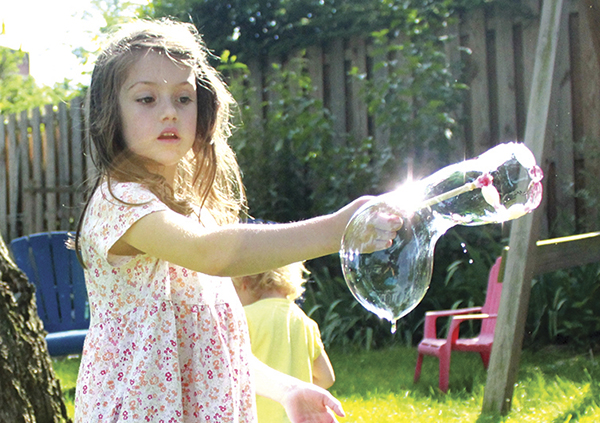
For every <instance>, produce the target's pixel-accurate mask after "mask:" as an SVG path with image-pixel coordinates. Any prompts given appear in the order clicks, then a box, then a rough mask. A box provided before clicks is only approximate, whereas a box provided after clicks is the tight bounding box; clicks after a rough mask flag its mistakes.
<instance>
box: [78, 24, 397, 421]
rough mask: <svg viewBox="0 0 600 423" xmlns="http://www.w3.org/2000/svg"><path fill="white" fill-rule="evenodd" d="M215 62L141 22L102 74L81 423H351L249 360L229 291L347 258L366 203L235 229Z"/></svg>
mask: <svg viewBox="0 0 600 423" xmlns="http://www.w3.org/2000/svg"><path fill="white" fill-rule="evenodd" d="M207 55H208V53H207V50H206V49H205V47H204V46H203V44H202V43H201V41H200V40H199V37H198V34H197V33H196V32H195V30H194V29H193V27H192V26H191V25H185V24H180V23H175V22H171V21H140V22H136V23H133V24H130V25H127V26H126V27H124V28H123V29H122V30H121V31H120V32H118V33H117V34H116V35H115V37H114V38H113V40H112V41H111V42H110V44H109V45H108V46H107V47H106V48H105V49H104V50H103V51H102V52H101V54H100V56H99V57H98V59H97V62H96V65H95V68H94V71H93V74H92V81H91V85H90V88H89V93H88V96H89V98H88V108H89V110H88V113H89V116H88V118H89V128H90V129H89V131H90V134H89V135H90V139H91V141H92V142H93V145H94V147H95V149H94V150H95V157H94V162H95V164H96V166H97V168H98V171H99V176H98V180H97V182H96V184H95V187H94V189H93V191H92V193H91V195H90V196H89V200H88V202H87V204H86V207H85V209H84V212H83V214H82V217H81V219H80V222H79V230H78V234H77V238H76V240H75V241H76V242H75V244H76V248H77V251H78V253H79V254H80V259H81V260H82V263H83V265H84V267H85V273H86V283H87V289H88V295H89V301H90V311H91V323H90V328H89V332H88V335H87V338H86V342H85V346H84V351H83V356H82V361H81V367H80V371H79V378H78V381H77V395H76V401H75V421H76V422H80V423H89V422H99V421H102V422H104V421H109V422H121V421H154V422H199V421H202V422H207V421H209V422H236V423H237V422H254V421H255V419H256V408H255V404H254V394H255V392H256V393H257V394H259V395H263V396H266V397H268V398H271V399H273V400H275V401H278V402H280V403H281V404H282V405H283V406H284V407H285V408H286V412H287V413H288V415H289V417H290V419H291V421H293V422H300V421H311V422H312V421H314V422H332V421H335V417H334V413H335V414H338V415H343V411H342V408H341V406H340V404H339V402H338V401H337V400H335V399H334V398H333V397H331V396H330V395H329V393H328V392H327V391H325V390H322V389H320V388H318V387H315V386H314V385H312V384H308V383H305V382H301V381H299V380H297V379H294V378H291V377H289V376H286V375H284V374H282V373H279V372H276V371H274V370H272V369H270V368H268V367H267V366H265V365H262V364H261V363H260V362H258V360H256V359H255V358H254V357H253V356H252V355H251V352H250V346H249V345H250V344H249V341H248V332H247V327H246V321H245V317H244V311H243V309H242V306H241V304H240V302H239V299H238V298H237V295H236V292H235V289H234V287H233V285H232V283H231V280H230V279H229V277H231V276H241V275H247V274H255V273H260V272H262V271H265V270H268V269H271V268H276V267H280V266H283V265H286V264H289V263H292V262H297V261H301V260H306V259H310V258H315V257H318V256H322V255H325V254H331V253H333V252H336V251H337V250H338V248H339V245H340V238H341V235H342V233H343V231H344V227H345V225H346V223H347V222H348V220H349V219H350V217H351V216H352V214H353V213H354V211H355V210H356V209H357V208H358V207H360V206H361V205H362V204H364V202H365V201H367V200H368V198H362V199H359V200H356V201H354V202H353V203H351V204H349V205H348V206H346V207H344V208H342V209H341V210H339V211H338V212H336V213H333V214H331V215H327V216H322V217H318V218H314V219H310V220H307V221H304V222H296V223H290V224H282V225H243V224H237V223H236V222H237V221H238V220H239V214H240V213H241V212H242V211H244V210H245V199H244V191H243V188H242V185H241V181H240V172H239V170H238V168H237V163H236V161H235V158H234V155H233V153H232V151H231V149H230V148H229V147H228V145H227V136H228V135H229V132H230V126H229V125H230V124H229V107H230V106H231V105H232V104H233V99H232V97H231V95H230V94H229V92H228V91H227V89H226V87H225V85H224V83H223V82H222V81H221V79H220V78H219V76H218V74H217V72H216V71H215V69H213V68H212V67H210V66H209V64H208V61H207ZM397 226H398V220H397V219H396V218H393V217H388V218H385V219H382V229H379V230H378V231H377V232H376V233H377V234H378V236H377V237H376V238H377V239H374V241H373V242H371V243H370V244H369V245H370V247H372V248H373V249H375V248H385V247H386V246H388V245H390V243H391V239H392V238H393V236H394V233H393V231H394V230H395V228H396V227H397ZM251 376H252V377H251Z"/></svg>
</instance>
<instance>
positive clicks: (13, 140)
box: [7, 114, 19, 239]
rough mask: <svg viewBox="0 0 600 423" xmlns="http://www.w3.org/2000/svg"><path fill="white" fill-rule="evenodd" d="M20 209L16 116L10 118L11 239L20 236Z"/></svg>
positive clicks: (9, 198) (9, 181)
mask: <svg viewBox="0 0 600 423" xmlns="http://www.w3.org/2000/svg"><path fill="white" fill-rule="evenodd" d="M18 207H19V154H18V150H17V124H16V116H15V115H14V114H11V115H10V116H9V117H8V219H7V220H8V233H9V236H10V238H11V239H12V238H15V237H16V236H17V234H18V231H17V221H18V215H17V213H18V210H19V209H18Z"/></svg>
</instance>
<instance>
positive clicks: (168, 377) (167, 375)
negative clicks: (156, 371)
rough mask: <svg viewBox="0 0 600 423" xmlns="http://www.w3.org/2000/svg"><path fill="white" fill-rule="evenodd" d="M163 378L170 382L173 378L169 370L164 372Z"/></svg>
mask: <svg viewBox="0 0 600 423" xmlns="http://www.w3.org/2000/svg"><path fill="white" fill-rule="evenodd" d="M165 378H166V379H167V382H171V381H172V380H173V375H172V374H171V372H167V373H165Z"/></svg>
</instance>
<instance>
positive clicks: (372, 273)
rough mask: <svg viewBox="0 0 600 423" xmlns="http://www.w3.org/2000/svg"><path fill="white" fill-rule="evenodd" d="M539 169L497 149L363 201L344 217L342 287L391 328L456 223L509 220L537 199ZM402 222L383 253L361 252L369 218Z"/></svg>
mask: <svg viewBox="0 0 600 423" xmlns="http://www.w3.org/2000/svg"><path fill="white" fill-rule="evenodd" d="M542 177H543V174H542V170H541V169H540V168H539V167H538V166H537V165H536V162H535V157H534V156H533V154H532V153H531V151H530V150H529V149H528V148H527V147H525V145H524V144H520V143H507V144H500V145H498V146H496V147H494V148H492V149H490V150H488V151H487V152H485V153H484V154H482V155H480V156H479V157H477V158H475V159H471V160H466V161H464V162H461V163H456V164H453V165H450V166H448V167H445V168H443V169H441V170H439V171H437V172H435V173H434V174H432V175H430V176H429V177H427V178H425V179H422V180H420V181H417V182H413V183H410V184H406V185H404V186H401V187H400V188H398V189H397V190H395V191H392V192H389V193H386V194H383V195H381V196H378V197H376V198H374V199H373V200H371V201H370V202H368V203H366V204H365V205H364V206H363V207H361V208H360V209H359V210H357V211H356V213H355V214H354V216H352V218H351V219H350V221H349V223H348V226H347V227H346V231H345V233H344V237H343V239H342V246H341V250H340V258H341V262H342V270H343V273H344V278H345V279H346V283H347V284H348V287H349V288H350V291H351V292H352V294H353V295H354V296H355V297H356V299H357V300H358V301H359V302H360V303H361V304H362V305H363V306H364V307H365V308H366V309H367V310H369V311H371V312H373V313H375V314H376V315H378V316H379V317H382V318H385V319H388V320H389V321H390V322H392V333H393V332H395V330H396V321H397V320H398V319H399V318H401V317H403V316H405V315H406V314H408V313H409V312H410V311H412V310H413V309H414V308H415V307H416V306H417V304H418V303H419V302H420V301H421V300H422V299H423V297H424V296H425V293H426V292H427V289H428V288H429V282H430V280H431V272H432V270H433V251H434V248H435V244H436V242H437V240H438V239H439V238H440V236H442V235H443V234H444V233H445V232H446V231H447V230H448V229H450V228H451V227H453V226H455V225H468V226H475V225H484V224H488V223H500V222H505V221H507V220H512V219H516V218H518V217H521V216H523V215H524V214H526V213H529V212H531V211H532V210H534V209H535V208H536V207H537V206H538V205H539V204H540V202H541V199H542V184H541V182H540V181H541V179H542ZM382 215H384V216H385V215H397V216H400V217H401V218H402V220H403V224H402V227H401V229H400V230H398V232H397V235H396V237H395V239H394V240H393V243H392V246H391V247H390V248H387V249H384V250H379V251H375V252H365V249H364V245H365V242H364V240H365V238H369V236H368V235H367V234H368V232H369V231H371V230H372V227H373V226H374V225H375V223H374V222H375V221H376V219H378V218H379V217H380V216H382Z"/></svg>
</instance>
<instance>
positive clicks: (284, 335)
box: [231, 262, 335, 423]
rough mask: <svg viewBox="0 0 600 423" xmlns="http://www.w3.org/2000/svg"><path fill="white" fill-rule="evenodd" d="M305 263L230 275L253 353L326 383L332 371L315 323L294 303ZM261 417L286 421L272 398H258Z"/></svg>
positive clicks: (285, 370) (289, 371)
mask: <svg viewBox="0 0 600 423" xmlns="http://www.w3.org/2000/svg"><path fill="white" fill-rule="evenodd" d="M308 274H309V272H308V270H307V269H306V268H305V267H304V265H303V264H302V263H301V262H299V263H292V264H290V265H287V266H284V267H280V268H278V269H273V270H269V271H267V272H263V273H259V274H258V275H248V276H241V277H234V278H231V280H232V282H233V285H234V287H235V290H236V291H237V294H238V296H239V297H240V301H241V303H242V305H243V306H244V311H245V312H246V319H247V320H248V332H249V334H250V343H251V345H252V353H253V354H254V356H255V357H256V358H258V359H259V360H260V361H262V362H263V363H265V364H267V365H268V366H270V367H272V368H274V369H277V370H279V371H280V372H283V373H285V374H288V375H291V376H294V377H296V378H298V379H300V380H304V381H306V382H311V383H314V384H315V385H318V386H320V387H321V388H324V389H328V388H330V387H331V386H332V385H333V383H334V382H335V373H334V371H333V367H332V365H331V362H330V361H329V357H328V356H327V352H326V351H325V348H324V346H323V342H322V341H321V334H320V332H319V326H318V325H317V323H316V322H315V321H314V320H312V319H311V318H310V317H308V316H307V315H306V314H305V313H304V311H303V310H302V309H301V308H300V307H298V305H296V302H295V301H296V300H297V299H298V298H300V296H301V295H302V293H303V292H304V286H303V285H304V283H305V282H306V278H305V275H308ZM256 408H257V410H258V421H259V422H260V423H267V422H269V423H283V422H289V420H288V419H287V418H286V413H285V410H284V409H283V408H282V407H281V406H280V405H279V404H277V403H276V402H274V401H272V400H270V399H268V398H263V397H257V398H256Z"/></svg>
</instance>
